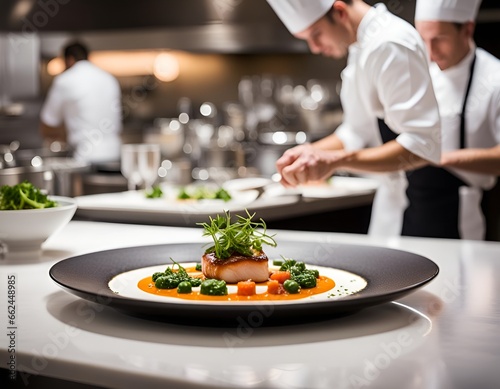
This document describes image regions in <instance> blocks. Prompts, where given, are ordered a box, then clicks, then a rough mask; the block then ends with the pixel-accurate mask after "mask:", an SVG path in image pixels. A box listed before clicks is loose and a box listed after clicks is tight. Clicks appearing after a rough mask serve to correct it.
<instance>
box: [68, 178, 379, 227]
mask: <svg viewBox="0 0 500 389" xmlns="http://www.w3.org/2000/svg"><path fill="white" fill-rule="evenodd" d="M332 182H333V184H330V185H326V186H317V187H314V186H311V187H309V188H307V189H303V190H302V191H300V190H284V188H283V187H281V185H279V184H271V186H270V188H271V189H270V190H269V191H268V192H265V194H264V195H262V196H261V197H259V198H257V199H256V200H253V201H249V202H244V201H243V202H242V201H241V200H242V198H240V197H243V199H244V198H245V197H247V196H245V194H248V192H246V193H245V192H243V193H240V194H239V195H236V197H235V198H234V199H233V200H234V201H229V202H227V203H225V202H222V201H220V200H219V201H218V202H212V201H210V200H209V201H208V202H199V203H198V202H192V201H187V202H184V201H182V200H181V201H178V200H176V199H172V198H169V199H146V198H145V196H144V194H143V192H141V191H130V192H119V193H103V194H95V195H87V196H80V197H77V201H78V210H77V212H76V217H77V218H78V219H80V220H92V221H106V222H121V223H141V224H149V225H166V226H177V227H196V226H197V223H199V222H202V221H206V220H208V217H209V216H211V217H214V216H216V215H217V214H218V213H221V212H223V211H224V210H229V211H231V213H232V214H233V215H236V214H241V215H244V214H245V213H246V211H245V209H248V211H249V212H251V213H254V212H255V213H256V218H262V219H264V220H265V221H266V223H268V225H269V226H270V227H271V228H272V227H273V226H274V225H276V226H278V227H277V228H283V229H297V228H299V229H301V230H304V229H308V227H310V228H311V229H314V228H320V229H322V228H326V230H327V231H339V232H366V229H367V224H368V221H369V218H370V212H371V204H372V202H373V198H374V196H375V192H376V188H377V185H378V183H377V182H376V181H375V180H373V179H368V178H360V177H335V178H334V179H333V180H332ZM351 209H357V210H360V209H361V212H358V214H357V215H356V217H352V218H351V219H353V220H354V219H356V222H358V223H359V224H364V225H365V226H363V227H360V230H359V231H352V230H338V229H333V230H332V229H329V228H334V227H335V223H337V219H338V218H335V217H334V216H332V215H335V213H336V212H338V211H344V210H351ZM311 218H312V219H313V220H311ZM348 221H349V220H346V219H345V218H343V220H342V223H343V225H347V224H348ZM337 225H338V223H337Z"/></svg>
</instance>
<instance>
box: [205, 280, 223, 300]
mask: <svg viewBox="0 0 500 389" xmlns="http://www.w3.org/2000/svg"><path fill="white" fill-rule="evenodd" d="M200 293H201V294H204V295H208V296H225V295H226V294H227V285H226V281H224V280H214V279H208V280H205V281H203V282H202V283H201V288H200Z"/></svg>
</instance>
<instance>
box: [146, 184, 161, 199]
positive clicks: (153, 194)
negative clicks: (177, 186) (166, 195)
mask: <svg viewBox="0 0 500 389" xmlns="http://www.w3.org/2000/svg"><path fill="white" fill-rule="evenodd" d="M162 197H163V191H162V190H161V188H160V187H159V186H153V187H152V188H151V190H150V191H147V192H146V198H148V199H160V198H162Z"/></svg>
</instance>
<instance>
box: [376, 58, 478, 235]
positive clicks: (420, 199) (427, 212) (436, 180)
mask: <svg viewBox="0 0 500 389" xmlns="http://www.w3.org/2000/svg"><path fill="white" fill-rule="evenodd" d="M475 62H476V57H475V56H474V59H473V60H472V63H471V67H470V73H469V82H468V84H467V90H466V93H465V98H464V103H463V107H462V113H461V115H460V148H465V147H466V141H465V139H466V138H465V133H466V132H465V109H466V106H467V99H468V97H469V92H470V86H471V84H472V75H473V74H474V66H475ZM378 125H379V130H380V135H381V137H382V142H383V143H386V142H389V141H391V140H394V139H396V137H397V134H395V133H394V132H393V131H392V130H391V129H390V128H389V127H388V126H387V124H386V123H385V122H384V121H383V120H382V119H378ZM406 177H407V180H408V188H407V190H406V196H407V197H408V200H409V205H408V207H407V208H406V210H405V212H404V216H403V229H402V231H401V234H402V235H405V236H421V237H429V238H449V239H460V234H459V230H458V226H459V220H458V215H459V205H460V199H459V188H460V187H461V186H466V185H467V184H466V183H465V182H464V181H462V180H461V179H460V178H458V177H457V176H455V175H454V174H452V173H450V172H449V171H448V170H446V169H443V168H439V167H435V166H425V167H423V168H420V169H416V170H411V171H408V172H406Z"/></svg>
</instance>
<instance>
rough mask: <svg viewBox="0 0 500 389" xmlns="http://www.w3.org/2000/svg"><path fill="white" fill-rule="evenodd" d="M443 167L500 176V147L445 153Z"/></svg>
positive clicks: (442, 158) (442, 159)
mask: <svg viewBox="0 0 500 389" xmlns="http://www.w3.org/2000/svg"><path fill="white" fill-rule="evenodd" d="M441 165H443V166H445V167H454V168H458V169H463V170H467V171H470V172H474V173H483V174H493V175H496V176H500V145H498V146H496V147H492V148H489V149H461V150H455V151H450V152H447V153H443V154H442V157H441Z"/></svg>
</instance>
